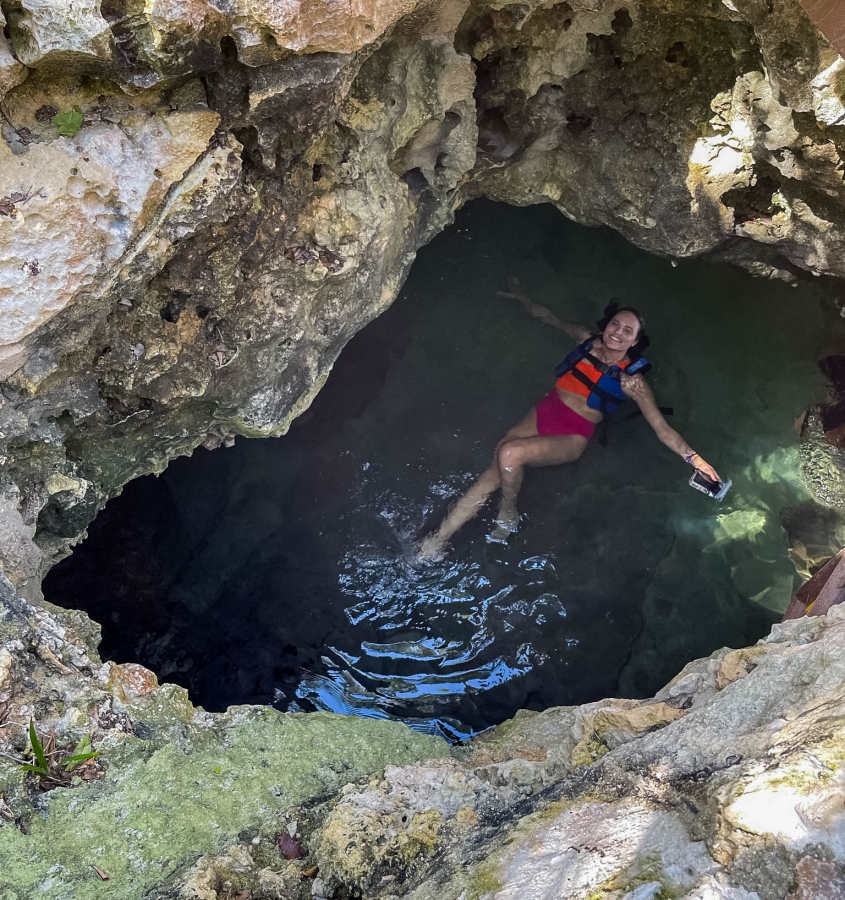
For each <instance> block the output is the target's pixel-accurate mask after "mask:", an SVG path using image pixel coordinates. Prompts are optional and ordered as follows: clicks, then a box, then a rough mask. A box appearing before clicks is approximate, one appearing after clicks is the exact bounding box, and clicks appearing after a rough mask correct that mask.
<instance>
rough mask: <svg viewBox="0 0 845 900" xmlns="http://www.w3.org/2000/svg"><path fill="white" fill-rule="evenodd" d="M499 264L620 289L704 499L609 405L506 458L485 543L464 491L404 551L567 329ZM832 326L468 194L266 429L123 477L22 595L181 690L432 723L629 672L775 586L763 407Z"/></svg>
mask: <svg viewBox="0 0 845 900" xmlns="http://www.w3.org/2000/svg"><path fill="white" fill-rule="evenodd" d="M512 276H516V277H518V278H519V279H520V280H521V281H522V283H523V285H524V288H525V290H526V292H527V293H528V294H529V295H531V296H532V297H533V298H535V299H536V300H538V301H539V302H542V303H545V304H547V305H549V306H550V307H552V308H553V309H554V310H555V312H557V313H558V314H559V315H561V316H563V317H566V318H570V319H571V320H574V321H580V322H584V323H590V322H592V321H594V320H595V319H596V318H597V316H598V315H599V313H600V309H601V307H602V306H603V305H604V303H605V302H606V301H607V300H608V299H609V298H610V297H612V296H619V297H621V298H622V299H623V300H624V302H625V303H630V304H633V305H637V306H640V307H641V308H642V310H643V311H644V313H645V315H646V317H647V319H648V322H649V331H650V333H651V336H652V350H651V352H650V354H649V356H650V357H651V358H652V359H653V362H654V364H655V366H654V370H653V372H652V374H651V376H650V379H649V380H650V382H651V383H652V385H653V387H654V389H655V392H656V394H657V398H658V402H659V403H661V404H665V405H669V406H673V407H674V408H675V411H676V414H675V416H674V417H673V419H672V424H673V425H674V426H675V427H676V428H677V429H678V430H679V431H680V432H681V433H682V434H683V435H684V437H685V438H686V439H687V440H688V441H689V442H690V443H691V444H692V446H693V447H695V448H696V449H698V450H700V451H701V452H702V453H703V454H704V455H705V456H706V458H707V459H708V460H709V461H711V462H712V463H713V464H714V465H715V466H716V467H717V468H718V469H719V470H720V471H721V472H722V474H723V475H725V476H730V477H731V478H733V481H734V488H733V490H732V491H731V493H730V494H729V495H728V497H727V498H726V500H725V501H724V502H723V503H722V504H721V505H717V504H716V503H715V502H713V501H712V500H710V499H709V498H707V497H705V496H704V495H702V494H700V493H697V492H695V491H693V490H692V489H690V488H689V487H687V485H686V482H687V479H688V477H689V469H687V468H686V467H685V466H684V464H683V463H682V462H681V461H680V460H678V459H677V457H675V456H674V455H673V454H672V453H670V452H669V451H668V450H666V449H665V448H664V447H663V446H662V445H660V444H659V443H658V442H657V440H656V439H655V438H654V435H653V434H652V433H651V431H650V429H649V427H648V425H647V424H646V423H645V422H644V421H643V419H642V417H639V418H634V419H629V420H623V421H620V422H619V423H618V424H614V427H613V429H612V433H611V439H610V446H609V447H608V448H607V449H602V448H600V447H598V446H596V445H595V444H594V443H593V444H591V445H590V446H589V447H588V449H587V452H586V453H585V454H584V456H583V457H582V459H581V460H579V461H578V462H577V463H576V464H574V465H571V466H559V467H552V468H548V469H542V470H538V471H530V472H529V473H528V474H527V477H526V480H525V486H524V489H523V493H522V496H521V500H520V508H521V510H522V512H523V521H522V526H521V530H520V532H519V533H518V534H516V535H515V536H514V537H513V538H512V539H511V540H510V541H509V543H508V544H507V545H506V546H502V545H497V544H490V543H488V542H487V541H486V540H485V536H486V533H487V531H489V529H490V520H491V510H486V511H485V512H484V513H483V514H482V515H481V516H479V517H478V518H477V519H476V520H474V521H473V522H471V523H470V524H469V525H468V526H466V527H465V528H464V529H463V530H462V531H461V532H459V534H458V535H457V536H456V537H455V540H454V544H453V548H452V550H451V552H450V554H449V556H448V557H447V559H446V560H445V561H444V562H443V563H441V564H438V565H435V566H431V567H426V568H417V567H415V566H414V565H413V546H414V541H415V540H416V539H417V538H418V537H419V536H420V535H421V534H422V533H423V532H424V530H425V529H427V528H431V527H432V526H433V525H434V524H436V522H437V521H438V519H439V518H440V517H441V516H442V515H443V513H444V512H445V510H446V508H447V506H448V503H449V502H450V500H452V499H453V498H455V497H456V496H458V495H459V494H460V493H461V492H462V491H464V490H465V489H466V488H467V486H468V485H469V484H470V483H471V482H472V480H473V478H474V477H475V476H476V475H477V474H478V473H479V472H480V471H481V470H482V469H483V468H484V467H485V465H486V464H487V461H488V460H489V456H490V453H491V450H492V447H493V446H494V445H495V443H496V441H497V440H498V439H499V438H500V437H501V436H502V434H503V433H504V432H505V430H506V429H507V428H508V427H509V426H510V425H511V424H513V423H514V422H516V421H518V420H519V419H520V418H522V417H523V416H524V415H525V413H526V411H527V409H528V408H529V407H530V405H531V404H532V403H536V402H537V400H539V398H540V397H542V395H543V394H544V393H545V392H546V391H547V390H548V386H549V384H550V383H551V381H552V376H553V371H554V367H555V365H556V364H557V363H558V362H559V360H560V359H561V358H562V356H563V355H564V354H565V353H566V352H567V350H568V349H570V347H571V342H569V341H568V339H566V338H565V336H563V335H561V334H560V333H559V332H556V331H554V330H553V329H551V328H548V327H546V326H544V325H542V324H541V323H539V322H538V321H537V320H535V319H530V318H528V317H527V316H526V315H525V314H524V312H522V310H521V309H520V308H519V306H518V305H517V304H514V303H513V302H512V301H508V300H506V299H503V298H500V297H497V296H496V291H497V290H498V289H501V288H503V287H505V286H506V285H507V281H508V278H509V277H512ZM842 330H843V329H842V323H841V320H840V319H839V318H838V317H836V316H835V314H834V311H833V310H832V309H831V308H829V307H828V306H827V305H826V304H825V303H824V302H822V301H821V299H820V297H819V296H818V295H817V293H816V292H815V291H813V290H812V289H810V288H803V287H802V288H799V289H796V290H791V289H790V288H788V287H786V286H785V285H782V284H779V283H771V282H765V281H761V280H754V279H752V278H751V277H750V276H747V275H745V274H744V273H742V272H740V271H738V270H734V269H731V268H728V267H724V266H718V267H717V266H707V265H704V264H701V263H691V262H690V263H685V262H681V263H680V264H679V265H678V266H677V268H673V267H672V266H670V265H669V263H668V262H667V261H665V260H658V259H655V258H653V257H648V256H646V255H645V254H643V253H641V252H639V251H637V250H635V249H634V248H632V247H630V246H628V245H626V244H625V243H624V242H623V241H622V240H621V239H619V238H618V237H616V236H615V235H612V234H610V233H607V232H603V231H598V230H587V229H582V228H578V227H577V226H575V225H573V224H572V223H570V222H568V221H567V220H566V219H564V218H563V217H561V216H560V215H558V214H557V213H556V212H555V211H554V210H553V209H551V208H548V207H546V208H543V207H539V208H533V209H526V210H517V209H510V208H507V207H498V206H494V205H493V204H490V203H483V202H482V203H476V204H472V205H471V206H469V207H468V208H466V209H465V210H463V211H462V212H461V213H460V214H459V216H458V221H457V225H456V227H455V228H453V229H451V230H450V231H448V232H447V233H445V234H443V235H441V236H440V237H439V238H438V239H437V240H436V241H435V242H434V243H433V244H432V245H431V246H429V247H428V248H426V249H425V250H424V251H423V252H421V253H420V256H419V259H418V261H417V263H416V264H415V265H414V268H413V270H412V272H411V277H410V278H409V281H408V283H407V285H406V288H405V290H404V292H403V296H402V297H401V298H400V299H399V300H398V301H397V303H396V304H395V305H394V306H393V307H392V308H391V309H390V310H389V311H388V312H387V313H385V314H384V315H383V316H382V317H381V318H380V319H379V320H377V321H376V322H374V323H373V324H372V325H370V326H369V327H368V328H367V329H365V330H364V331H363V332H362V333H361V334H360V335H358V336H357V337H356V338H355V340H354V341H353V342H352V343H350V345H349V346H348V347H347V348H346V350H345V351H344V352H343V354H342V355H341V358H340V360H339V361H338V363H337V364H336V366H335V369H334V371H333V373H332V375H331V377H330V378H329V381H328V383H327V385H326V387H325V389H324V390H323V391H322V392H321V394H320V395H319V397H318V398H317V399H316V401H315V402H314V404H313V406H312V408H311V409H310V410H309V411H308V412H306V413H305V414H304V415H303V416H302V417H301V418H300V419H299V420H298V421H297V422H296V423H294V426H293V427H292V428H291V431H290V433H289V434H288V435H287V436H286V437H284V438H280V439H276V440H266V441H246V440H239V441H238V442H237V444H236V446H235V447H234V448H233V449H231V450H222V451H215V452H213V453H208V452H206V451H202V450H201V451H198V452H197V453H196V454H195V455H194V457H193V458H191V459H189V460H177V461H176V462H175V463H174V464H173V465H172V466H171V467H170V468H169V469H168V470H167V471H166V472H165V473H164V475H163V476H162V477H161V478H159V479H143V480H140V481H138V482H135V483H133V484H130V485H128V486H127V488H126V490H125V491H124V494H123V495H122V496H121V497H119V498H117V499H116V500H114V501H112V503H110V504H109V506H108V507H107V509H106V511H105V512H104V513H103V515H102V516H101V517H100V518H99V519H98V520H97V521H96V522H95V523H94V524H93V525H92V527H91V529H90V536H89V538H88V539H87V540H86V541H85V542H84V544H83V545H81V547H80V548H79V549H78V550H77V551H76V552H75V553H74V555H73V557H71V558H70V559H69V560H66V561H65V562H63V563H62V564H60V565H59V566H58V567H57V568H56V569H55V570H54V571H53V572H52V573H51V575H50V576H49V577H48V579H47V580H46V583H45V591H46V593H47V597H48V599H49V600H51V601H53V602H56V603H61V604H63V605H66V606H73V607H81V608H84V609H86V610H88V611H89V612H90V613H91V615H92V616H93V617H94V618H95V619H96V620H97V621H99V622H101V623H102V625H103V635H104V644H103V653H104V655H105V656H108V657H111V658H114V659H117V660H119V661H128V660H132V661H140V662H142V663H144V664H146V665H148V666H150V667H151V668H153V669H154V670H155V671H156V672H157V673H158V674H159V675H160V677H161V678H162V679H163V680H170V681H175V682H177V683H180V684H183V685H185V686H186V687H188V688H189V689H190V690H191V693H192V698H193V699H194V700H195V701H196V702H199V703H201V704H203V705H205V706H206V707H207V708H210V709H222V708H225V707H226V706H227V705H229V704H231V703H242V702H275V703H277V704H278V705H279V706H280V707H282V708H287V707H290V708H297V707H298V708H303V709H313V708H320V709H331V710H335V711H338V712H349V713H356V714H360V715H371V716H379V717H382V716H401V717H403V718H405V719H407V720H408V721H410V722H411V723H412V724H413V725H414V727H418V728H422V729H426V730H434V731H441V732H443V733H445V734H447V735H449V736H456V735H465V734H468V733H471V732H473V731H477V730H479V729H482V728H484V727H486V726H488V725H490V724H492V723H494V722H497V721H501V720H502V719H504V718H507V717H508V716H510V715H512V714H513V713H514V711H515V710H516V709H518V708H520V707H528V708H535V709H536V708H543V707H547V706H552V705H559V704H569V703H581V702H585V701H589V700H594V699H598V698H599V697H602V696H610V695H614V694H615V695H622V696H646V695H649V694H651V693H653V692H654V691H655V690H656V689H658V688H659V687H660V686H661V685H662V684H663V683H665V681H666V680H668V679H669V678H670V677H671V676H672V675H673V674H675V672H677V671H678V669H679V668H680V667H681V666H682V665H683V664H684V662H686V661H687V660H689V659H691V658H694V657H697V656H702V655H706V654H709V653H711V652H712V651H713V650H715V649H717V648H718V647H720V646H723V645H726V644H727V645H733V646H739V645H745V644H748V643H750V642H753V641H754V640H756V639H757V638H759V637H760V636H761V635H762V634H763V633H765V631H766V630H767V629H768V627H769V625H770V624H771V623H772V622H773V621H775V620H776V619H777V618H779V614H780V612H781V611H782V610H783V609H784V608H785V607H786V604H787V602H788V599H789V595H790V593H791V591H792V589H793V586H794V582H795V572H794V569H793V567H792V565H791V563H790V562H789V559H788V557H787V552H786V551H787V548H786V542H785V539H784V534H783V531H782V528H781V524H780V516H781V510H783V509H784V508H787V507H792V506H795V505H796V504H798V503H800V502H802V501H804V500H805V499H806V498H807V495H806V493H805V491H804V490H803V488H802V486H801V484H800V481H799V478H798V459H797V449H796V437H795V434H794V432H793V430H792V422H793V420H794V419H795V417H796V416H798V415H799V414H800V412H801V411H802V409H803V407H804V406H805V405H806V404H807V403H808V402H809V401H811V400H814V399H818V398H820V397H821V396H823V393H824V384H823V382H822V380H821V377H820V375H819V373H818V371H817V367H816V365H815V358H816V355H817V353H818V351H819V349H820V348H821V347H822V346H823V345H824V344H825V343H826V342H828V341H829V340H830V339H831V336H836V335H838V334H841V332H842Z"/></svg>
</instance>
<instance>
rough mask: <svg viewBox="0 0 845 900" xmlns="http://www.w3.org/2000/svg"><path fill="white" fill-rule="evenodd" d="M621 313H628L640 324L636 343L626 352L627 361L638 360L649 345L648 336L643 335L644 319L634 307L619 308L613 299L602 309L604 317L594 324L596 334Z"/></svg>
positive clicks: (600, 332)
mask: <svg viewBox="0 0 845 900" xmlns="http://www.w3.org/2000/svg"><path fill="white" fill-rule="evenodd" d="M621 312H629V313H631V314H632V315H635V316H636V317H637V321H638V322H639V323H640V330H639V332H638V333H637V342H636V344H634V345H633V346H632V347H631V348H630V349H629V350H628V359H630V360H631V362H634V361H635V360H637V359H639V358H640V357H641V356H642V355H643V353H645V351H646V349H647V348H648V345H649V344H650V343H651V341H650V339H649V336H648V335H647V334H646V333H645V319H644V318H643V316H642V313H641V312H640V311H639V310H638V309H637V308H636V307H634V306H620V305H619V301H618V300H616V299H613V300H611V301H610V303H608V305H607V306H605V308H604V315H603V316H602V318H600V319H599V320H598V322H596V334H599V335H601V334H603V333H604V330H605V328H607V326H608V325H609V324H610V320H611V319H612V318H613V317H614V316H615V315H616V314H617V313H621Z"/></svg>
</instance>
